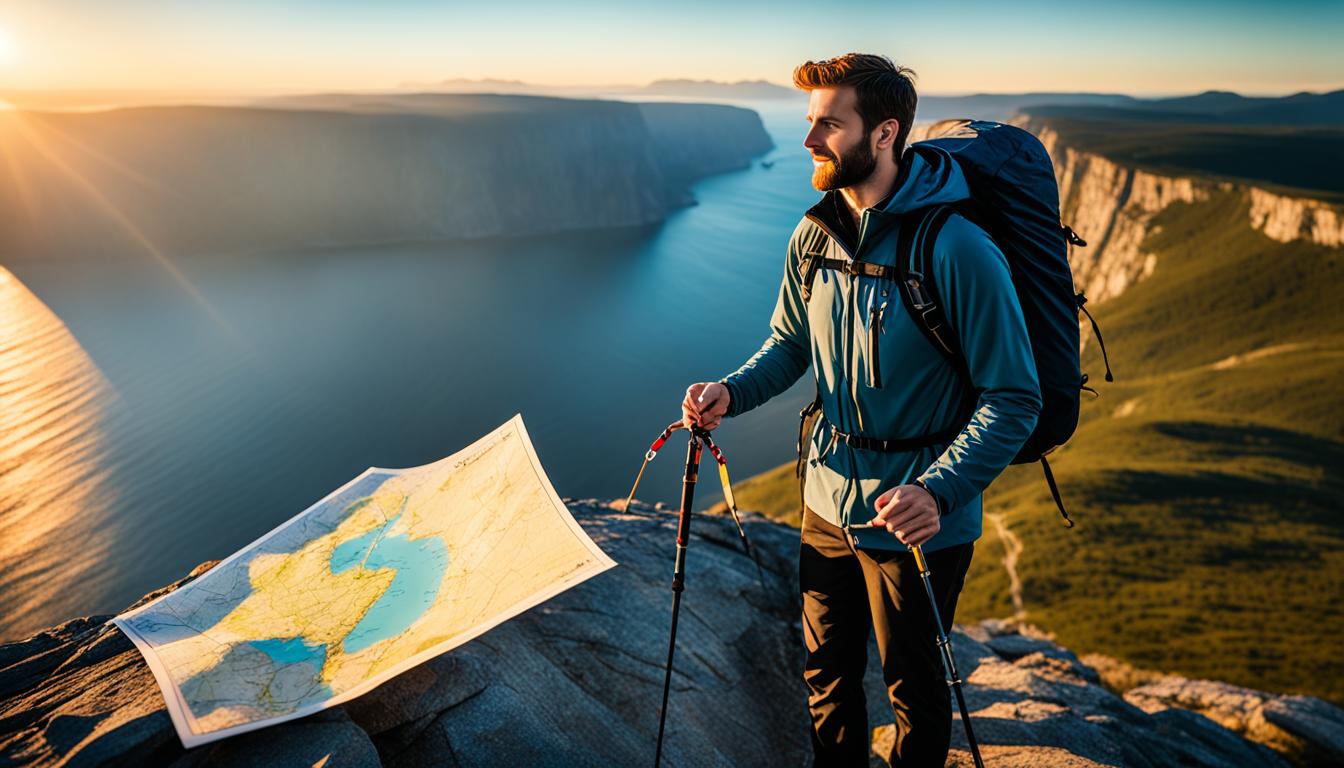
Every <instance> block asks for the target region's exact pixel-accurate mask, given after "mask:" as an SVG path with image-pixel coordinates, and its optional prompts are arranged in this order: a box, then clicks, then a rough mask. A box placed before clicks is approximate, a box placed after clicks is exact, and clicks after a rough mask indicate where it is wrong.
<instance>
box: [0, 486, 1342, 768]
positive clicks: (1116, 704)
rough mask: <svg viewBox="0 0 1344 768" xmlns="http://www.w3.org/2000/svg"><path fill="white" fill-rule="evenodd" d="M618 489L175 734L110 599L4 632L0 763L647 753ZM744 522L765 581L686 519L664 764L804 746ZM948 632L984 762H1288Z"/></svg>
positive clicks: (1027, 640) (631, 567)
mask: <svg viewBox="0 0 1344 768" xmlns="http://www.w3.org/2000/svg"><path fill="white" fill-rule="evenodd" d="M620 507H623V502H617V503H614V504H607V503H604V502H598V501H572V502H570V508H571V510H572V511H573V513H574V515H575V517H576V518H577V519H578V520H579V522H580V523H581V524H582V525H583V527H584V529H585V530H587V531H588V533H589V534H590V535H591V536H592V537H593V538H594V540H596V541H597V542H598V544H599V545H600V546H601V547H602V548H603V549H605V550H606V551H607V552H608V553H609V554H610V555H611V556H612V557H613V558H615V560H616V561H617V562H618V563H620V566H619V567H618V568H615V569H613V570H611V571H608V572H607V573H604V574H602V575H601V576H598V577H596V578H594V579H592V580H590V581H588V582H585V583H584V584H581V585H579V586H578V587H576V588H574V589H572V590H570V591H568V592H566V593H564V594H563V595H560V596H559V597H557V598H555V599H553V600H551V601H549V602H547V603H546V604H544V605H541V606H539V607H537V608H534V609H532V610H530V611H528V612H526V613H524V614H523V615H521V616H519V617H517V618H515V619H514V620H512V621H509V622H506V623H505V624H503V625H501V626H500V627H497V628H496V629H494V630H491V631H490V632H489V633H487V634H485V635H484V636H482V637H480V638H478V639H476V640H475V641H472V642H471V643H468V644H466V645H464V646H462V647H460V648H458V649H456V650H454V651H452V652H451V653H448V654H446V655H444V656H441V657H439V658H437V659H435V660H433V661H431V662H428V663H426V664H423V665H421V666H419V667H417V668H415V669H413V670H411V671H409V672H407V673H405V674H403V675H401V676H399V677H397V678H396V679H394V680H392V681H390V682H389V683H387V684H386V685H384V686H382V687H380V688H378V689H377V690H375V691H373V692H371V693H369V694H367V695H365V696H362V697H360V698H359V699H356V700H355V701H353V702H350V703H348V704H346V705H344V706H342V707H337V708H334V709H332V710H329V711H327V712H325V713H322V714H321V715H317V716H313V717H308V718H304V719H302V720H298V721H294V722H290V723H284V724H281V725H278V726H274V727H271V728H266V729H263V730H260V731H255V732H252V733H249V734H244V735H242V736H238V737H234V738H231V739H226V740H223V741H220V742H216V743H214V744H210V745H207V746H205V747H201V748H199V749H195V750H191V751H189V752H188V751H185V750H183V749H182V746H181V744H180V742H179V741H178V739H177V736H176V734H175V732H174V731H173V728H172V724H171V723H170V721H169V718H168V714H167V711H166V710H165V708H164V705H163V698H162V695H161V693H160V692H159V689H158V686H157V685H156V684H155V682H154V679H153V676H152V675H151V674H150V672H149V669H148V668H147V667H146V666H145V664H144V662H143V660H142V659H141V657H140V654H139V653H138V652H137V651H136V650H135V648H134V646H132V644H131V642H130V641H129V640H128V639H126V637H125V636H124V635H122V634H121V633H120V631H118V630H117V629H116V628H115V627H113V626H111V625H107V624H105V623H104V622H105V620H106V619H107V617H94V618H85V619H75V620H73V621H70V622H67V623H65V624H63V625H61V626H59V627H55V628H52V629H50V630H48V631H46V632H43V633H41V634H38V635H36V636H34V637H32V638H30V639H28V640H25V641H23V642H19V643H12V644H9V645H4V646H0V765H26V764H37V765H68V766H93V765H146V766H155V765H165V766H177V767H182V766H191V767H192V768H197V767H202V766H222V765H244V764H246V765H299V764H302V765H313V764H322V765H353V766H377V765H385V766H421V765H447V766H457V765H460V766H478V765H479V766H493V765H632V764H635V765H638V764H645V763H647V762H649V761H651V760H652V758H653V747H654V743H655V740H656V735H657V727H658V707H659V701H660V695H661V688H662V679H663V672H662V668H663V662H664V660H665V658H666V652H667V646H666V643H667V632H668V624H669V619H670V615H669V614H670V612H669V608H670V598H671V596H670V590H669V588H668V580H669V579H668V577H669V576H670V572H671V564H672V555H673V547H674V545H673V541H674V537H675V526H676V515H675V514H674V513H672V512H670V511H666V510H662V509H658V508H655V507H652V506H649V505H645V504H642V503H639V502H636V503H635V504H633V505H632V506H631V508H630V509H629V510H623V509H620ZM746 527H747V530H748V534H749V535H750V536H751V538H752V542H753V544H754V546H755V548H756V550H757V555H758V559H759V562H760V565H761V569H762V573H763V574H764V579H765V581H766V584H765V588H764V589H763V588H762V585H761V584H760V583H759V582H758V577H757V571H756V567H755V565H753V563H752V562H751V560H750V559H748V558H747V557H746V556H744V555H743V554H742V552H741V551H740V549H739V545H738V542H737V536H736V533H735V531H734V530H733V527H732V524H731V522H730V521H728V520H727V519H725V518H719V517H710V516H699V517H697V518H696V520H695V524H694V526H693V529H692V532H693V536H692V543H691V545H690V549H689V555H688V563H687V588H686V592H685V594H684V597H683V600H682V614H681V622H680V626H679V630H678V633H679V635H678V644H677V656H676V674H675V676H674V678H673V688H672V698H671V703H670V707H669V712H670V714H669V718H668V732H667V740H666V746H665V755H664V758H665V764H667V765H688V766H689V765H804V764H807V763H808V762H809V758H810V755H809V747H808V740H807V732H808V718H807V713H806V709H805V693H804V690H803V687H802V682H801V680H800V678H799V674H798V673H799V670H800V669H801V665H802V648H801V642H800V640H799V636H800V630H799V626H798V603H797V597H796V595H795V593H794V590H795V579H796V568H797V554H798V538H797V536H798V534H797V531H795V530H793V529H791V528H788V527H785V526H783V525H779V524H776V523H772V522H769V521H766V520H764V519H763V518H757V517H752V518H749V519H748V520H747V521H746ZM208 567H209V564H207V565H205V566H202V568H199V569H197V571H196V572H193V574H192V575H190V576H188V577H187V579H183V580H182V581H181V582H179V583H178V584H174V585H170V586H169V587H166V588H165V590H166V589H175V588H176V587H178V586H180V585H181V584H183V583H186V581H188V580H189V579H190V578H193V577H194V576H195V575H198V574H199V573H200V572H203V571H204V569H206V568H208ZM162 591H163V590H160V592H159V593H161V592H162ZM159 593H155V594H152V595H148V596H146V598H145V599H147V600H148V599H152V598H153V597H155V596H157V594H159ZM953 644H954V648H955V651H956V655H957V662H958V665H959V667H960V669H961V672H962V674H963V676H964V677H965V678H966V680H967V688H966V691H967V698H968V703H969V705H970V708H971V711H972V718H973V723H974V727H975V730H976V735H977V737H978V738H979V740H980V742H981V744H982V748H983V751H984V755H985V759H986V761H987V762H988V764H990V765H994V766H1014V765H1020V766H1027V765H1031V766H1050V765H1054V766H1096V765H1105V766H1120V765H1126V766H1128V765H1137V766H1149V765H1152V766H1156V765H1170V764H1183V765H1196V766H1215V765H1238V766H1241V765H1245V766H1256V765H1262V766H1279V765H1286V764H1287V763H1286V762H1285V761H1284V760H1283V759H1282V758H1281V757H1279V756H1278V755H1277V754H1276V753H1274V752H1273V751H1271V750H1270V749H1268V748H1267V747H1265V746H1262V745H1260V744H1257V743H1255V742H1254V741H1251V740H1248V739H1247V738H1245V737H1244V736H1243V735H1240V734H1245V735H1246V736H1249V737H1250V738H1252V739H1254V738H1257V735H1258V733H1257V732H1256V731H1254V729H1247V728H1243V727H1240V726H1238V725H1237V723H1236V722H1233V721H1229V720H1227V719H1226V718H1223V717H1222V714H1221V710H1218V709H1217V708H1216V707H1212V706H1207V702H1206V701H1204V700H1203V699H1199V698H1198V697H1196V699H1195V700H1192V699H1191V697H1190V696H1189V695H1187V694H1186V693H1182V692H1183V691H1184V692H1188V691H1190V690H1194V689H1193V688H1191V685H1193V683H1191V681H1186V683H1187V684H1189V685H1186V686H1185V687H1180V686H1175V684H1174V683H1173V684H1171V685H1167V686H1166V687H1154V686H1153V685H1152V684H1149V685H1145V686H1143V687H1142V688H1140V689H1138V690H1136V691H1131V692H1130V694H1128V695H1127V696H1125V697H1121V696H1119V695H1117V694H1115V693H1112V692H1111V691H1109V690H1108V689H1106V688H1105V687H1103V686H1102V685H1101V684H1100V683H1099V680H1100V677H1099V675H1098V672H1097V671H1096V670H1095V669H1094V668H1093V667H1092V666H1090V665H1088V664H1085V663H1084V662H1083V661H1081V660H1080V659H1079V658H1078V657H1077V656H1075V655H1074V654H1073V653H1072V652H1070V651H1068V650H1067V649H1064V648H1060V647H1059V646H1057V645H1055V644H1054V643H1053V642H1052V641H1051V640H1050V639H1049V637H1048V636H1046V635H1044V634H1043V633H1041V632H1040V631H1038V630H1035V629H1033V628H1031V627H1027V626H1021V625H1018V624H1015V623H1013V622H1006V621H988V622H984V623H981V624H979V625H974V626H970V627H965V628H960V629H959V630H958V631H957V632H956V633H955V634H954V636H953ZM870 657H871V658H872V659H873V661H872V665H873V666H872V667H871V668H870V680H876V679H877V678H876V667H875V664H876V654H875V653H872V654H870ZM1203 685H1206V686H1215V687H1216V686H1219V685H1220V684H1217V683H1204V684H1203ZM1173 686H1174V687H1173ZM878 689H879V686H877V685H870V686H869V693H870V704H869V709H870V712H871V713H872V723H873V725H874V726H875V739H876V744H875V746H876V747H877V748H878V749H879V750H880V748H881V746H882V744H883V742H884V740H886V741H887V742H889V740H890V739H891V738H892V728H891V726H890V723H891V720H892V718H891V714H890V710H889V709H887V707H886V706H885V704H884V702H882V701H881V698H880V696H881V693H880V691H879V690H878ZM1210 690H1213V689H1210ZM1218 690H1222V689H1218ZM1235 690H1236V691H1237V692H1238V694H1237V695H1238V696H1242V697H1243V698H1245V697H1256V696H1258V697H1259V698H1258V699H1257V700H1256V702H1255V703H1254V704H1253V705H1252V707H1251V708H1252V709H1254V710H1255V711H1256V712H1259V717H1260V718H1261V719H1263V720H1264V721H1265V722H1267V723H1271V724H1274V725H1275V726H1276V727H1278V728H1280V729H1281V730H1283V731H1284V732H1287V733H1291V734H1292V735H1293V737H1294V738H1295V739H1297V740H1298V741H1299V742H1302V743H1309V744H1311V745H1312V749H1314V750H1315V751H1314V752H1311V753H1310V754H1311V755H1315V756H1316V758H1321V756H1327V755H1332V754H1337V752H1331V751H1330V750H1333V749H1337V748H1338V746H1339V743H1338V742H1339V739H1340V733H1341V730H1340V728H1339V723H1340V722H1344V720H1341V717H1342V716H1344V713H1341V712H1340V710H1338V709H1337V708H1335V707H1333V706H1331V705H1329V704H1326V703H1325V702H1322V701H1319V700H1316V699H1307V698H1304V697H1282V696H1274V695H1272V694H1264V693H1260V692H1256V691H1246V690H1245V689H1235ZM1187 707H1188V708H1187ZM1233 709H1235V707H1234V708H1233ZM1237 711H1240V710H1237ZM1229 723H1230V727H1229ZM964 738H965V737H964V733H963V731H962V730H961V728H960V726H959V725H954V727H953V739H954V741H953V754H952V757H951V762H950V763H949V764H953V765H970V764H971V763H970V757H969V753H968V752H966V751H965V741H964ZM1297 756H1298V757H1300V755H1297ZM874 764H879V765H880V764H881V761H879V760H877V758H874Z"/></svg>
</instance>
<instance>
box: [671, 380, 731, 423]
mask: <svg viewBox="0 0 1344 768" xmlns="http://www.w3.org/2000/svg"><path fill="white" fill-rule="evenodd" d="M728 399H729V396H728V388H727V387H725V386H723V385H722V384H720V383H718V382H717V381H702V382H700V383H699V384H692V385H691V386H689V387H687V388H686V399H684V400H682V401H681V423H682V424H684V425H685V426H686V428H687V429H690V428H691V427H693V426H699V427H700V428H701V429H704V430H707V431H711V432H712V431H713V430H714V429H715V428H717V427H718V426H719V422H721V421H723V415H724V414H725V413H727V412H728Z"/></svg>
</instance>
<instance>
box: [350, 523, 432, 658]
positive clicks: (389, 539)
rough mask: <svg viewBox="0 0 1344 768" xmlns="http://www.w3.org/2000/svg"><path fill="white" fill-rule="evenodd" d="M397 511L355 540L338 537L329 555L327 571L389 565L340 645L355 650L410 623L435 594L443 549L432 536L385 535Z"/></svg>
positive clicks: (420, 613) (424, 608) (418, 616)
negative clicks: (383, 583)
mask: <svg viewBox="0 0 1344 768" xmlns="http://www.w3.org/2000/svg"><path fill="white" fill-rule="evenodd" d="M400 518H401V515H397V516H396V517H393V518H390V519H389V520H388V521H387V522H386V523H383V524H382V525H381V526H379V527H377V528H375V529H373V530H371V531H369V532H368V533H366V534H364V535H363V536H360V537H358V538H355V539H350V540H349V541H345V542H342V543H341V544H340V545H339V546H337V547H336V551H334V552H332V554H331V572H332V573H343V572H345V571H347V570H349V569H350V568H353V567H361V568H368V569H371V570H376V569H379V568H393V569H395V570H396V576H394V577H393V578H392V584H391V585H390V586H388V588H387V591H386V592H384V593H383V595H382V597H379V598H378V600H377V601H376V602H375V603H374V604H373V606H372V607H370V608H369V611H368V613H366V614H364V618H363V619H361V620H360V622H359V623H358V624H356V625H355V628H354V629H353V630H351V631H350V634H349V635H346V637H345V642H344V643H343V644H342V650H344V651H345V652H346V653H357V652H359V651H362V650H363V649H365V648H368V647H369V646H371V645H373V644H374V643H376V642H378V641H379V640H385V639H387V638H389V637H393V636H395V635H399V634H401V633H402V632H403V631H405V630H406V628H408V627H410V626H411V625H412V624H414V623H415V621H416V620H417V619H419V618H420V616H421V615H423V614H424V612H425V611H426V610H428V609H429V607H430V606H431V605H433V604H434V598H435V597H436V596H437V595H438V594H439V584H440V583H441V582H442V581H443V572H444V571H445V570H446V569H447V568H448V548H447V547H446V546H445V545H444V543H443V541H442V540H440V539H437V538H432V537H430V538H423V539H411V538H410V537H408V536H406V535H404V534H398V535H396V536H387V535H386V533H387V531H388V530H389V529H390V528H391V527H392V526H393V525H395V524H396V522H397V520H399V519H400Z"/></svg>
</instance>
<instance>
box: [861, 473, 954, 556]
mask: <svg viewBox="0 0 1344 768" xmlns="http://www.w3.org/2000/svg"><path fill="white" fill-rule="evenodd" d="M871 525H872V526H873V527H874V528H886V529H887V530H888V531H890V532H891V533H893V534H895V535H896V538H897V539H899V540H900V542H901V543H902V544H905V545H906V546H911V547H913V546H917V545H920V544H923V543H924V542H926V541H928V540H929V539H931V538H933V536H934V534H936V533H938V530H939V528H941V527H942V523H941V522H940V521H939V519H938V502H936V501H934V500H933V495H932V494H930V493H929V492H928V491H926V490H924V489H923V488H920V487H919V486H918V485H898V486H896V487H895V488H892V489H891V490H889V491H887V492H885V493H883V494H882V495H881V496H878V497H877V517H874V518H873V520H872V523H871Z"/></svg>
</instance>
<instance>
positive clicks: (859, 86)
mask: <svg viewBox="0 0 1344 768" xmlns="http://www.w3.org/2000/svg"><path fill="white" fill-rule="evenodd" d="M793 85H794V87H795V88H799V89H801V90H804V91H811V90H813V89H815V88H835V87H837V86H841V85H849V86H853V88H854V92H855V94H857V96H858V102H859V116H860V117H862V118H863V130H864V131H866V132H868V133H872V131H873V129H874V128H876V127H877V124H878V123H880V122H882V121H883V120H891V119H893V118H894V119H895V120H896V121H897V122H899V123H900V127H899V128H898V129H897V131H898V132H897V134H896V143H895V144H894V145H893V146H894V147H895V149H896V156H897V157H900V154H901V150H902V149H903V148H904V147H905V140H906V138H908V137H909V136H910V127H911V126H912V125H913V124H914V122H915V106H916V104H917V103H918V101H919V97H918V96H917V95H916V94H915V71H914V70H912V69H910V68H909V67H898V66H896V65H895V64H893V63H892V61H891V59H889V58H887V57H886V56H879V55H877V54H872V53H846V54H845V55H844V56H836V57H835V58H833V59H826V60H825V61H808V62H805V63H803V64H799V65H798V67H797V68H795V69H794V70H793Z"/></svg>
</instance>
